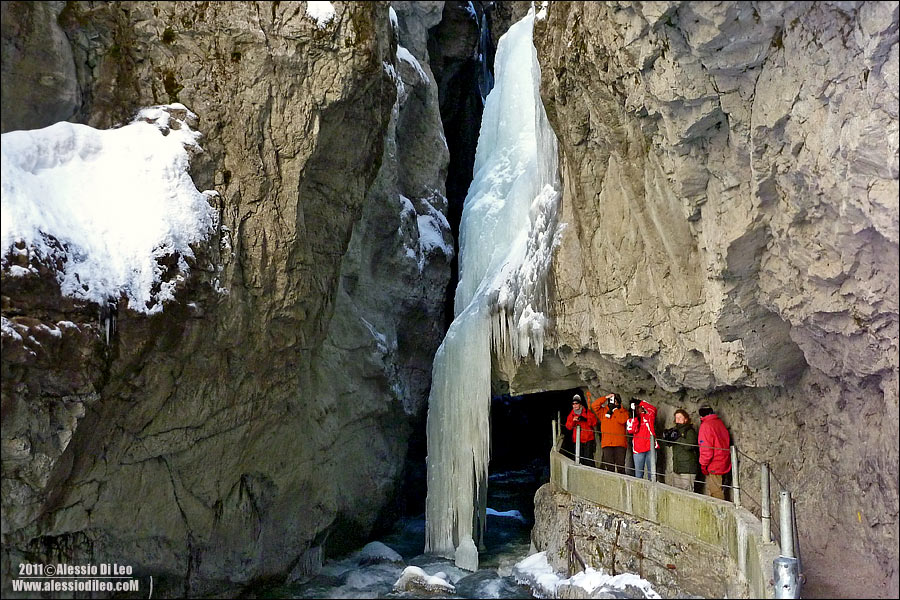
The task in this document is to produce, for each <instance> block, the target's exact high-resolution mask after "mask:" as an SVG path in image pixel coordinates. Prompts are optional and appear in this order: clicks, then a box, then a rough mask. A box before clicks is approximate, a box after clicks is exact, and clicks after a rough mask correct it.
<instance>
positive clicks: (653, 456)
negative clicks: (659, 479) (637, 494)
mask: <svg viewBox="0 0 900 600" xmlns="http://www.w3.org/2000/svg"><path fill="white" fill-rule="evenodd" d="M649 458H650V481H653V482H654V483H655V482H656V436H655V435H653V434H650V456H649Z"/></svg>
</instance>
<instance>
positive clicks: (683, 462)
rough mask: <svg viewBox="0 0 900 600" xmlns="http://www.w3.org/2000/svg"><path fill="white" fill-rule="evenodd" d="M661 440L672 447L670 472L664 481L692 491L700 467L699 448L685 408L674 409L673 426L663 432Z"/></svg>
mask: <svg viewBox="0 0 900 600" xmlns="http://www.w3.org/2000/svg"><path fill="white" fill-rule="evenodd" d="M663 440H665V442H663V443H667V445H668V446H670V447H671V448H672V472H671V473H669V474H668V475H667V476H666V483H668V484H669V485H671V486H673V487H677V488H679V489H682V490H687V491H689V492H693V491H694V480H695V479H696V478H697V472H698V471H699V469H700V449H699V448H698V447H697V431H696V430H695V429H694V426H693V425H692V424H691V417H690V416H689V415H688V413H687V411H686V410H684V409H683V408H679V409H678V410H676V411H675V427H671V428H669V429H666V430H665V431H664V432H663Z"/></svg>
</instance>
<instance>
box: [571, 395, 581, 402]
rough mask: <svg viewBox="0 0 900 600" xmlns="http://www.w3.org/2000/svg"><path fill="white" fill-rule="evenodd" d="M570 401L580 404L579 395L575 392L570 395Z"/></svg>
mask: <svg viewBox="0 0 900 600" xmlns="http://www.w3.org/2000/svg"><path fill="white" fill-rule="evenodd" d="M572 402H577V403H578V404H582V402H581V396H579V395H578V394H575V395H574V396H572Z"/></svg>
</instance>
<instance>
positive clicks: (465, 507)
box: [425, 10, 560, 570]
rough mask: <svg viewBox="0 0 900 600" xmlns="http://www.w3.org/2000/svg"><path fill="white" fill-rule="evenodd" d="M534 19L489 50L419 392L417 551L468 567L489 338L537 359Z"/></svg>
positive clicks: (550, 159)
mask: <svg viewBox="0 0 900 600" xmlns="http://www.w3.org/2000/svg"><path fill="white" fill-rule="evenodd" d="M483 22H484V23H485V24H486V21H483ZM533 24H534V11H533V10H532V11H530V12H529V14H528V15H527V16H526V17H525V18H524V19H522V20H521V21H519V22H518V23H516V24H515V25H513V26H512V27H511V28H510V29H509V31H508V32H507V33H506V34H505V35H504V36H503V37H502V38H501V40H500V44H499V47H498V49H497V57H496V70H495V73H496V82H495V84H494V87H493V90H492V91H491V92H490V94H489V95H488V96H487V100H486V102H485V107H484V114H483V118H482V123H481V132H480V135H479V139H478V149H477V151H476V153H475V167H474V178H473V181H472V185H471V186H470V188H469V192H468V194H467V196H466V200H465V203H464V205H463V213H462V221H461V224H460V255H459V264H460V279H459V284H458V286H457V288H456V297H455V306H454V315H455V318H454V320H453V323H451V325H450V328H449V330H448V331H447V335H446V337H445V338H444V341H443V342H442V343H441V346H440V348H439V349H438V351H437V354H436V355H435V360H434V368H433V374H432V388H431V395H430V397H429V409H428V424H427V435H428V459H427V465H428V495H427V498H426V507H425V519H426V528H425V551H426V552H430V553H434V554H438V555H441V556H444V557H447V558H453V559H454V560H455V561H456V564H457V565H459V566H460V567H462V568H465V569H469V570H475V569H477V568H478V551H477V545H476V537H477V538H478V539H480V538H481V529H482V527H483V523H484V522H485V509H486V507H485V501H486V498H487V494H486V488H485V485H486V483H487V472H488V461H489V459H490V456H489V454H490V439H489V436H490V430H489V420H490V398H491V389H490V388H491V351H492V346H493V349H494V353H495V355H496V356H497V358H498V359H499V361H500V364H501V365H502V367H501V368H503V369H508V370H510V371H511V370H512V367H513V366H514V361H518V360H521V359H522V358H523V357H526V356H528V355H529V353H534V358H535V360H536V361H537V362H538V363H539V362H540V360H541V354H542V353H543V340H544V329H545V328H546V326H547V319H546V318H545V317H544V315H543V311H544V309H545V308H546V298H545V294H544V293H542V292H543V291H544V290H545V289H546V285H545V278H546V275H547V272H548V270H549V267H550V259H551V254H552V250H553V248H554V246H555V244H556V242H557V241H558V239H559V231H560V227H559V226H558V220H557V217H556V211H557V204H558V199H559V193H558V191H557V190H558V189H559V178H558V173H557V163H556V160H557V159H556V137H555V135H554V134H553V131H552V130H551V129H550V127H549V125H548V123H547V118H546V114H545V113H544V109H543V106H542V104H541V102H540V90H539V88H540V67H539V65H538V62H537V56H536V53H535V50H534V45H533V43H532V27H533ZM476 499H477V504H478V506H477V512H476V506H475V504H476Z"/></svg>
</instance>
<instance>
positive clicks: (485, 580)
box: [259, 465, 546, 598]
mask: <svg viewBox="0 0 900 600" xmlns="http://www.w3.org/2000/svg"><path fill="white" fill-rule="evenodd" d="M545 481H546V471H545V470H544V469H542V468H541V467H540V466H538V465H535V466H534V468H529V469H523V470H510V471H504V472H500V473H495V474H492V475H490V477H489V484H488V503H487V505H488V508H489V512H488V517H487V527H486V528H485V534H484V546H483V550H482V552H481V553H480V556H479V558H480V561H479V569H478V570H477V571H475V572H469V571H464V570H462V569H460V568H458V567H456V566H455V565H454V563H453V561H452V560H448V559H444V558H440V557H436V556H429V555H424V554H422V549H423V548H424V546H425V516H424V515H420V516H418V517H414V518H404V519H401V520H400V521H399V522H398V523H397V525H396V526H395V527H394V530H393V531H392V532H391V533H390V534H388V535H386V536H383V537H381V538H380V539H379V540H378V541H379V542H381V543H383V544H384V545H386V546H388V547H389V548H391V549H392V550H394V551H395V552H397V553H398V554H399V555H400V556H401V557H402V561H400V560H397V559H396V557H395V560H388V559H387V558H373V557H372V556H366V555H365V554H362V553H360V552H354V553H351V554H350V555H348V556H346V557H343V558H340V559H336V560H328V561H326V562H325V565H324V566H323V569H322V571H321V572H320V573H319V575H318V576H316V577H315V578H313V579H312V580H310V581H308V582H306V583H303V584H296V585H285V586H278V587H272V588H268V589H266V590H265V591H263V592H261V593H260V594H259V597H263V598H421V597H423V593H422V592H395V591H394V589H393V586H394V583H395V582H396V581H397V580H398V579H399V578H400V575H401V573H402V572H403V569H404V568H406V567H407V566H410V565H413V566H417V567H419V568H421V569H422V570H423V571H425V572H426V573H427V574H428V575H435V574H437V573H440V572H443V573H444V574H446V576H447V577H446V578H447V580H448V581H449V582H450V583H452V584H453V585H454V587H455V588H456V591H455V593H452V594H450V593H428V594H427V597H429V598H534V597H535V596H534V595H533V594H532V592H531V590H530V589H529V588H528V587H527V586H524V585H520V584H518V583H516V581H515V579H513V578H512V577H511V574H510V573H511V571H512V567H513V565H515V563H517V562H518V561H520V560H522V559H523V558H525V557H526V556H528V553H529V549H530V546H531V543H530V536H531V527H532V525H533V524H534V493H535V491H536V490H537V488H538V487H539V486H540V485H541V484H542V483H544V482H545ZM491 513H502V514H491Z"/></svg>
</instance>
